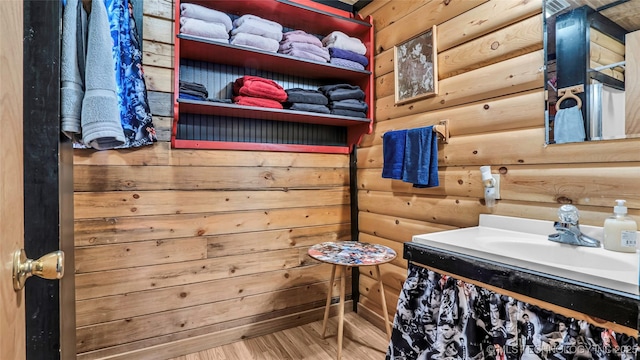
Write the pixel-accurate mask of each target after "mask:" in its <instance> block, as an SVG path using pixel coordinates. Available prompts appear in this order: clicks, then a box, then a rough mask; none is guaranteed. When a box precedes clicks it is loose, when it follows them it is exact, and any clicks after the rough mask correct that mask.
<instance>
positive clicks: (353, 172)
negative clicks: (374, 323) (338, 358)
mask: <svg viewBox="0 0 640 360" xmlns="http://www.w3.org/2000/svg"><path fill="white" fill-rule="evenodd" d="M357 151H358V147H357V146H354V147H353V150H352V151H351V153H350V155H349V197H350V200H351V202H350V203H351V239H352V240H353V241H359V237H360V236H359V234H360V233H359V229H360V227H359V226H358V156H357ZM351 296H352V297H353V311H354V312H358V302H359V301H360V268H359V267H358V266H354V267H352V268H351Z"/></svg>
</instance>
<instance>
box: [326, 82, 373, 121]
mask: <svg viewBox="0 0 640 360" xmlns="http://www.w3.org/2000/svg"><path fill="white" fill-rule="evenodd" d="M318 90H320V91H321V92H322V93H323V94H324V95H325V96H326V97H327V98H328V99H329V110H330V112H331V114H333V115H340V116H351V117H360V118H366V117H367V111H368V110H369V107H368V106H367V103H365V102H364V96H365V94H364V91H362V89H360V88H359V87H358V86H355V85H349V84H334V85H325V86H321V87H320V88H319V89H318Z"/></svg>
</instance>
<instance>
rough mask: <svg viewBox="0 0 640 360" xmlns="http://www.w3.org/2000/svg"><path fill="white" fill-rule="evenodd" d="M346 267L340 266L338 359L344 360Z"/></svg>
mask: <svg viewBox="0 0 640 360" xmlns="http://www.w3.org/2000/svg"><path fill="white" fill-rule="evenodd" d="M346 272H347V267H346V266H340V305H339V306H338V357H337V359H338V360H340V359H342V335H343V334H344V292H345V291H344V288H345V283H346V282H347V281H346V276H345V273H346Z"/></svg>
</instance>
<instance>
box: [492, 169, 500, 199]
mask: <svg viewBox="0 0 640 360" xmlns="http://www.w3.org/2000/svg"><path fill="white" fill-rule="evenodd" d="M491 176H493V180H495V185H493V187H494V188H495V189H496V199H500V174H491Z"/></svg>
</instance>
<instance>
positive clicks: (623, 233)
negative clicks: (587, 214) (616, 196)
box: [603, 200, 638, 253]
mask: <svg viewBox="0 0 640 360" xmlns="http://www.w3.org/2000/svg"><path fill="white" fill-rule="evenodd" d="M625 203H626V201H625V200H616V206H614V208H613V216H609V217H608V218H607V219H606V220H605V221H604V241H603V244H604V248H605V249H607V250H613V251H620V252H629V253H632V252H635V251H636V241H637V239H636V237H637V234H638V233H637V231H638V225H637V224H636V222H635V220H633V219H632V218H630V217H628V216H627V207H626V206H625Z"/></svg>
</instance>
